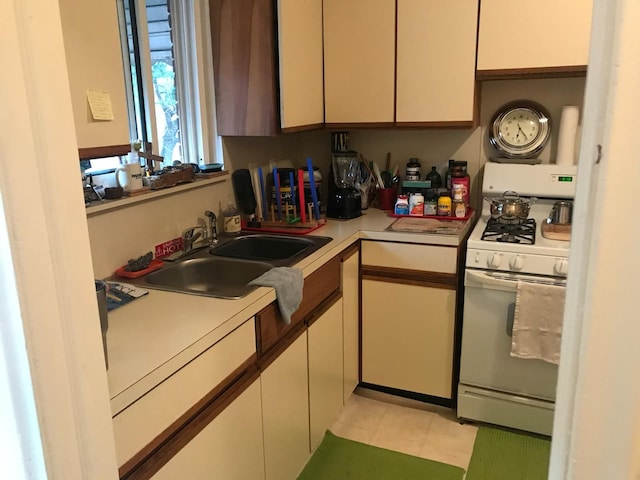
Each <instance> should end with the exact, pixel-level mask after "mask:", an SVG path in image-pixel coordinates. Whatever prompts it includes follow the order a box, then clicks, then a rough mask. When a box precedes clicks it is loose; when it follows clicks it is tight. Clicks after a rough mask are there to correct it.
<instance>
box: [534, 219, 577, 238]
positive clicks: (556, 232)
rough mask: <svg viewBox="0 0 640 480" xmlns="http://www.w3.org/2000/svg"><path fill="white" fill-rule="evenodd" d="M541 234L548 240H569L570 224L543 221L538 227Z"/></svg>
mask: <svg viewBox="0 0 640 480" xmlns="http://www.w3.org/2000/svg"><path fill="white" fill-rule="evenodd" d="M540 230H541V231H542V236H543V237H544V238H548V239H549V240H561V241H565V242H568V241H569V240H571V224H570V223H568V224H557V223H546V222H545V223H543V224H542V226H541V227H540Z"/></svg>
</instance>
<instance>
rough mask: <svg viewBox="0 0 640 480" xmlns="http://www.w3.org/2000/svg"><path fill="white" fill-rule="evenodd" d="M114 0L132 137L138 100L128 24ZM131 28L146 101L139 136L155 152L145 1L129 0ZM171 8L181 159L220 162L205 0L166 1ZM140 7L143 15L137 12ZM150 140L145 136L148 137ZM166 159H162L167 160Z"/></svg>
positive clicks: (154, 127)
mask: <svg viewBox="0 0 640 480" xmlns="http://www.w3.org/2000/svg"><path fill="white" fill-rule="evenodd" d="M125 1H127V0H117V4H118V16H119V21H120V25H121V29H120V33H121V46H122V59H123V64H124V70H125V86H126V92H127V106H128V111H129V131H130V135H131V138H132V139H135V138H136V137H138V133H137V131H138V130H137V119H136V113H135V112H136V104H135V99H134V95H133V88H134V86H133V84H132V80H131V62H130V58H129V44H128V38H127V29H126V17H125V7H124V2H125ZM133 3H134V5H135V15H134V16H132V19H133V18H134V17H135V25H134V21H132V29H133V28H134V27H135V28H136V32H137V37H138V46H139V62H140V67H139V72H138V74H139V77H140V82H141V85H142V88H141V90H142V92H141V96H140V100H141V102H140V103H141V104H142V105H143V106H144V115H142V117H141V118H142V119H143V121H144V125H143V126H142V128H144V129H146V132H145V134H144V135H142V140H143V141H144V140H145V138H144V137H145V136H146V137H147V139H151V142H150V143H151V153H153V154H155V155H159V153H160V152H159V148H158V147H159V142H158V141H157V138H158V129H157V122H156V109H155V100H154V92H153V78H152V71H151V52H150V45H149V32H148V27H147V21H146V0H133ZM168 3H169V7H170V11H171V12H172V15H173V16H172V20H173V24H172V41H173V46H174V52H173V53H174V64H175V66H176V68H175V71H176V77H175V82H176V94H177V97H178V99H179V100H178V111H179V116H180V130H181V131H180V138H181V147H182V160H183V162H184V163H198V164H203V163H204V164H208V163H223V157H222V141H221V138H220V137H219V136H218V135H217V128H216V116H215V93H214V92H215V89H214V79H213V58H212V49H211V31H210V21H209V4H208V2H207V0H195V1H193V2H183V1H180V0H168ZM140 12H144V14H140ZM154 140H155V141H154ZM146 141H147V142H148V140H146ZM170 163H171V162H170V161H166V163H165V164H170Z"/></svg>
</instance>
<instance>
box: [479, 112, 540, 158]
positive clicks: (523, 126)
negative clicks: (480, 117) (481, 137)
mask: <svg viewBox="0 0 640 480" xmlns="http://www.w3.org/2000/svg"><path fill="white" fill-rule="evenodd" d="M550 131H551V130H550V120H549V114H548V113H547V111H546V110H545V109H544V107H542V106H541V105H538V104H536V103H534V102H529V101H526V100H520V101H517V102H512V103H509V104H507V105H505V106H503V107H502V108H501V109H499V110H498V112H497V113H496V115H495V116H494V118H493V121H492V124H491V129H490V132H489V140H490V142H491V144H492V145H493V146H494V147H495V148H496V149H497V150H498V151H499V152H500V153H501V154H502V155H504V156H506V157H509V158H534V157H535V156H536V155H537V154H539V153H540V152H541V151H542V149H543V148H544V147H545V145H546V144H547V141H548V140H549V133H550Z"/></svg>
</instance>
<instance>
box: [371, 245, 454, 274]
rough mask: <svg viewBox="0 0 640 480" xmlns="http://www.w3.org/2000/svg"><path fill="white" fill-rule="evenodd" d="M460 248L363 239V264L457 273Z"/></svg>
mask: <svg viewBox="0 0 640 480" xmlns="http://www.w3.org/2000/svg"><path fill="white" fill-rule="evenodd" d="M457 256H458V249H457V248H455V247H441V246H434V245H416V244H411V243H393V242H372V241H365V240H363V241H362V265H366V266H372V267H387V268H398V269H406V270H422V271H428V272H442V273H455V272H456V261H457Z"/></svg>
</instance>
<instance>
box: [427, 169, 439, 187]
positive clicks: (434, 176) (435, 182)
mask: <svg viewBox="0 0 640 480" xmlns="http://www.w3.org/2000/svg"><path fill="white" fill-rule="evenodd" d="M425 178H426V180H427V181H428V182H429V183H430V186H431V188H440V187H442V177H441V176H440V174H439V173H438V170H437V169H436V167H431V171H430V172H429V173H427V176H426V177H425Z"/></svg>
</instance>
